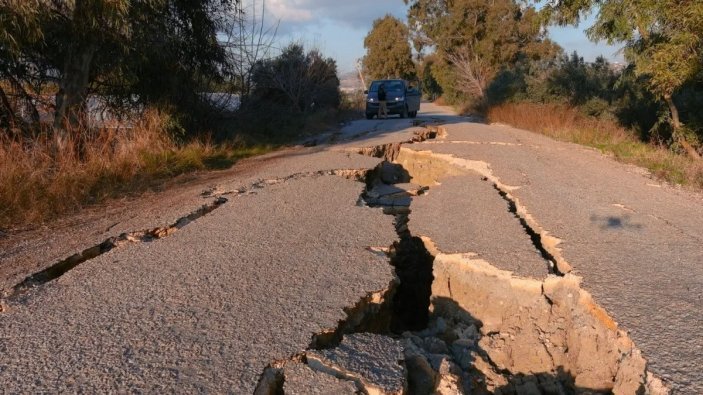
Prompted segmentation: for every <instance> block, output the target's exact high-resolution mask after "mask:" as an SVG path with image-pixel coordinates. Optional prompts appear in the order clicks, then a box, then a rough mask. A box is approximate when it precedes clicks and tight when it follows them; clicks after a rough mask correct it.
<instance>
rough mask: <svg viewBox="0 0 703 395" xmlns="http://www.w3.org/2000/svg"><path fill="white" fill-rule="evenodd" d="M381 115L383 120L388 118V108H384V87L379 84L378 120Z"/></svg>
mask: <svg viewBox="0 0 703 395" xmlns="http://www.w3.org/2000/svg"><path fill="white" fill-rule="evenodd" d="M381 114H383V118H384V119H385V118H388V107H387V106H386V86H385V84H381V86H379V87H378V119H381Z"/></svg>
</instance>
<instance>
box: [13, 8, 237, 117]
mask: <svg viewBox="0 0 703 395" xmlns="http://www.w3.org/2000/svg"><path fill="white" fill-rule="evenodd" d="M237 4H238V0H202V1H192V0H142V1H129V0H75V1H51V0H29V1H25V0H3V2H2V5H1V6H0V20H1V21H3V23H2V25H0V53H1V54H3V60H2V61H0V63H1V64H0V73H2V74H1V75H0V79H2V80H3V81H16V82H17V83H16V87H15V88H17V89H15V90H18V91H20V94H26V95H27V96H32V97H41V95H42V94H44V93H45V92H47V91H48V92H51V91H53V92H55V97H56V100H55V104H56V112H55V115H56V116H55V127H56V128H57V130H61V129H63V127H64V126H65V125H75V124H76V123H78V122H80V121H81V120H80V114H83V113H84V111H83V109H84V106H85V103H86V98H87V96H88V95H89V94H91V93H100V94H103V95H105V97H109V98H110V99H111V100H112V103H111V104H113V105H121V106H124V105H126V104H130V105H143V104H156V105H160V106H164V107H174V108H175V109H177V110H187V109H189V108H193V105H194V104H196V102H197V94H196V91H197V88H198V87H199V86H201V85H202V80H203V79H212V78H221V74H222V72H223V70H224V69H225V67H226V62H225V59H226V58H225V53H224V50H223V48H222V47H221V46H220V45H219V43H218V41H217V33H218V31H219V29H220V27H221V26H222V23H223V22H224V19H223V18H225V16H226V15H227V13H228V10H233V9H234V8H232V7H235V8H236V6H237ZM5 21H9V22H10V23H5ZM25 32H30V33H31V34H25ZM5 54H9V55H11V56H7V57H6V56H5ZM29 87H32V89H31V90H32V91H31V92H28V91H27V89H28V88H29Z"/></svg>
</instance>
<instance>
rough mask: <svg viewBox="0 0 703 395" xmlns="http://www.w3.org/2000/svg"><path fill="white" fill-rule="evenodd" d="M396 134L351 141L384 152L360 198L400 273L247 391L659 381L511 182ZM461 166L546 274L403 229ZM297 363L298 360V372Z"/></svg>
mask: <svg viewBox="0 0 703 395" xmlns="http://www.w3.org/2000/svg"><path fill="white" fill-rule="evenodd" d="M438 134H441V133H433V135H432V138H434V137H436V136H437V135H438ZM426 138H427V136H421V137H420V138H419V139H418V140H411V141H409V142H408V143H412V142H415V141H422V140H424V139H426ZM402 144H403V143H391V144H383V145H379V146H373V147H368V148H361V149H358V150H357V151H356V152H358V153H360V154H364V155H370V156H374V157H378V158H383V159H384V161H383V162H382V163H381V164H379V165H378V166H377V167H376V168H375V169H373V170H372V171H369V172H368V173H367V175H366V179H365V180H364V182H365V184H366V187H365V189H364V191H363V193H362V194H361V196H360V199H359V202H358V203H363V204H365V205H367V206H369V207H371V208H382V209H383V211H384V213H386V214H388V215H393V216H394V217H395V220H394V226H395V228H396V232H397V234H398V238H399V240H398V241H397V242H395V243H394V244H393V245H392V246H390V247H389V248H388V249H387V250H386V253H387V254H388V256H389V263H390V264H391V265H393V267H394V268H395V272H396V275H397V276H398V281H397V282H393V283H391V284H390V285H389V287H388V289H386V290H384V291H381V292H377V293H374V294H372V295H369V296H368V297H366V298H364V299H363V300H362V301H360V302H359V303H358V304H357V305H356V306H355V307H354V308H353V309H350V310H348V311H346V313H347V315H348V317H349V318H348V319H347V320H345V321H343V322H340V325H339V326H338V327H337V328H335V329H333V330H329V331H326V332H324V333H321V334H316V335H315V336H313V339H314V340H313V342H312V343H311V346H310V348H309V349H308V350H305V351H302V352H301V353H299V354H296V355H295V356H293V357H291V358H289V359H288V360H283V361H277V362H275V363H273V364H272V365H270V366H269V368H267V370H266V371H265V372H264V373H263V374H262V380H261V381H260V386H259V388H258V392H257V393H262V394H264V393H267V394H275V393H283V392H285V393H296V390H295V389H296V388H297V389H301V388H317V389H318V390H319V389H320V388H322V389H323V392H324V388H328V389H329V390H331V389H332V388H334V389H336V391H344V390H343V388H346V391H358V392H361V393H366V394H400V393H411V394H430V393H441V394H450V393H451V394H457V393H501V394H511V393H515V394H527V393H549V394H571V393H584V392H587V393H616V394H620V393H622V394H629V393H647V394H663V393H668V392H669V390H668V389H667V388H666V387H665V386H664V385H663V384H662V382H661V380H659V379H658V378H656V377H655V376H654V375H653V374H651V373H650V372H648V371H647V362H646V360H645V359H644V357H643V356H642V354H641V352H640V351H639V349H637V347H636V346H635V344H634V343H633V342H632V340H631V339H630V338H629V336H628V334H627V333H626V332H625V331H624V330H622V329H620V328H619V327H618V325H617V323H615V321H613V319H612V318H611V317H610V315H609V314H608V313H607V312H606V311H605V310H604V309H603V308H602V307H600V306H599V305H598V304H597V303H596V302H595V301H594V300H593V298H592V296H591V295H590V294H589V293H588V292H587V291H585V290H583V289H582V288H581V287H580V278H579V277H577V276H575V275H573V274H570V273H569V272H570V271H571V266H570V265H569V264H568V262H566V260H565V259H564V258H563V257H562V256H561V252H560V250H559V249H558V247H557V245H558V244H559V241H560V240H558V239H557V238H555V237H554V236H552V235H550V234H549V232H548V231H546V230H545V229H543V228H542V227H541V226H540V225H539V223H538V222H537V221H536V220H535V219H534V218H533V217H532V216H531V215H530V214H529V212H528V210H527V208H526V207H524V206H523V205H521V204H520V202H519V200H518V199H517V198H516V197H514V196H513V195H512V194H510V191H512V190H514V189H515V188H514V187H510V186H507V185H504V184H503V183H501V182H500V180H499V179H498V178H497V177H496V176H495V175H494V174H493V173H492V171H491V170H490V166H489V165H488V164H487V163H485V162H478V161H467V160H464V159H457V158H454V157H451V156H448V155H436V154H433V153H432V152H428V151H422V152H417V151H412V150H410V149H407V148H404V147H402ZM467 172H474V173H478V174H479V175H480V176H482V177H483V180H484V181H487V182H491V183H492V184H493V187H494V188H495V190H496V192H497V196H499V198H501V199H504V200H505V201H506V202H507V204H508V210H507V212H508V213H509V214H511V215H513V216H514V217H515V219H516V220H517V221H519V222H520V224H521V226H522V227H523V228H524V230H525V236H526V237H528V238H529V239H530V241H531V242H532V243H533V245H534V246H535V248H536V249H537V250H538V251H539V253H540V254H541V255H542V256H543V257H544V258H545V260H547V261H548V262H550V264H551V267H550V269H551V275H549V276H548V277H547V278H545V279H543V280H538V279H532V278H524V277H519V276H516V275H514V274H513V273H511V272H509V271H506V270H501V269H498V268H496V267H495V266H493V265H492V264H491V263H490V262H488V261H486V260H484V259H481V258H480V257H478V256H477V254H475V253H472V252H466V253H462V254H445V253H443V252H442V251H440V250H439V249H438V248H437V247H436V246H435V245H434V243H433V242H432V240H431V239H430V238H428V237H419V236H416V235H413V234H412V233H411V230H410V229H411V228H410V226H409V222H410V216H411V208H410V206H411V202H412V199H415V198H419V199H421V198H422V196H423V195H424V194H426V193H431V192H432V190H431V188H432V187H434V186H436V185H440V181H441V179H442V178H445V177H451V176H456V175H465V174H466V173H467ZM399 355H402V358H401V357H399ZM301 369H302V370H304V371H305V372H307V376H305V375H303V376H305V377H307V379H306V380H307V381H306V380H303V381H306V382H305V383H303V384H301V377H302V376H301V374H302V373H301ZM313 372H314V373H313ZM271 378H275V379H271ZM345 383H346V385H348V386H346V387H345ZM298 393H300V392H298ZM340 393H342V392H340ZM349 393H353V392H349Z"/></svg>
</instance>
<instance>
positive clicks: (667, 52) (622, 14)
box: [543, 0, 703, 158]
mask: <svg viewBox="0 0 703 395" xmlns="http://www.w3.org/2000/svg"><path fill="white" fill-rule="evenodd" d="M596 9H597V10H598V11H597V12H598V15H597V18H596V22H595V24H594V25H593V26H591V27H590V28H589V29H588V31H587V32H588V35H589V37H590V38H591V39H593V40H601V39H604V40H607V41H608V42H610V43H614V42H624V43H625V44H626V52H625V54H626V57H627V59H628V60H629V61H630V62H632V63H633V64H634V70H635V73H636V74H637V75H639V76H643V77H645V78H644V80H643V81H644V83H645V84H646V86H647V87H648V89H649V90H650V91H651V92H652V93H653V94H654V95H656V96H657V97H659V98H661V100H663V101H664V102H665V103H666V104H667V105H668V107H669V112H670V120H671V125H672V127H673V134H674V140H675V141H676V142H677V143H678V144H679V145H681V146H682V147H683V148H684V149H685V150H686V151H687V153H688V154H689V155H690V156H692V157H696V158H700V155H699V154H698V153H697V152H696V150H695V149H694V148H693V147H692V146H691V144H690V142H689V140H688V139H687V136H686V135H687V133H686V128H683V127H682V123H681V120H680V112H679V109H678V107H679V106H678V105H677V103H676V99H675V97H674V96H675V94H676V93H677V92H679V91H680V90H681V89H682V88H683V87H684V86H685V85H687V84H694V83H695V82H696V81H699V80H700V78H701V74H702V73H703V57H701V53H703V2H701V1H699V0H571V1H561V2H554V3H549V4H548V5H547V6H546V7H545V8H544V9H543V12H544V15H545V16H546V17H547V18H549V19H551V20H552V21H555V22H556V23H559V24H562V25H564V24H572V23H577V22H579V20H580V19H581V18H582V17H583V16H584V15H585V14H588V13H589V12H593V11H594V10H596Z"/></svg>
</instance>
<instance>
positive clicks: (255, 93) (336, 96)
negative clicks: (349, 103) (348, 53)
mask: <svg viewBox="0 0 703 395" xmlns="http://www.w3.org/2000/svg"><path fill="white" fill-rule="evenodd" d="M252 83H253V90H252V92H251V95H250V96H249V97H248V98H247V100H245V101H244V102H243V103H242V106H243V107H242V109H241V110H240V111H238V113H237V117H238V120H239V123H240V124H241V125H244V127H245V129H246V130H248V131H250V133H251V134H252V135H254V136H255V137H263V138H265V140H266V141H268V142H274V143H277V142H284V141H290V139H294V138H298V139H299V138H300V135H299V134H300V133H301V132H303V130H304V128H305V127H306V125H309V124H310V123H312V124H314V123H315V122H316V121H317V122H319V121H320V120H322V119H325V118H326V117H327V116H329V115H330V114H333V113H336V110H337V108H338V107H339V104H340V101H341V96H340V91H339V78H338V77H337V64H336V62H335V61H334V59H332V58H325V57H323V56H322V54H321V53H320V52H319V51H318V50H316V49H313V50H310V51H307V52H306V51H305V48H304V47H303V46H302V45H300V44H297V43H293V44H290V45H288V46H287V47H286V48H284V49H283V50H282V52H281V54H280V55H278V56H276V57H274V58H271V59H265V60H260V61H258V62H257V63H256V64H255V66H254V68H253V73H252ZM252 126H253V128H252Z"/></svg>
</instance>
